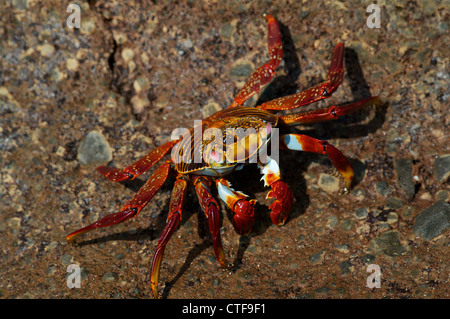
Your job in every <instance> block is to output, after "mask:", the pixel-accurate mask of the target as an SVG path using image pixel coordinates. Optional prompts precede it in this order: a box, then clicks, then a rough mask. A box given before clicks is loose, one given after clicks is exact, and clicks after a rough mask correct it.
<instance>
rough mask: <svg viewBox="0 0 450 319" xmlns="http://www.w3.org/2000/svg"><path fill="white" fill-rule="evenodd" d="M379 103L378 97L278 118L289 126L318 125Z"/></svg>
mask: <svg viewBox="0 0 450 319" xmlns="http://www.w3.org/2000/svg"><path fill="white" fill-rule="evenodd" d="M380 102H381V100H380V98H379V97H378V96H376V97H369V98H367V99H364V100H362V101H359V102H356V103H351V104H345V105H341V106H330V107H327V108H323V109H319V110H315V111H309V112H302V113H298V114H289V115H283V116H280V119H281V120H282V121H283V122H284V123H285V124H290V125H296V124H310V123H318V122H323V121H328V120H336V119H338V118H339V117H341V116H344V115H347V114H350V113H352V112H355V111H357V110H359V109H360V108H362V107H365V106H368V105H372V104H376V105H379V104H380Z"/></svg>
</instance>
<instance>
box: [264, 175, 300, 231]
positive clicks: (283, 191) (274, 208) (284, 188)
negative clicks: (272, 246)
mask: <svg viewBox="0 0 450 319" xmlns="http://www.w3.org/2000/svg"><path fill="white" fill-rule="evenodd" d="M271 187H272V190H271V191H269V193H267V198H275V201H274V202H273V203H272V205H270V206H269V209H270V210H271V212H270V219H271V220H272V223H273V224H274V225H279V226H281V225H283V224H284V222H285V221H286V219H287V217H288V215H289V212H290V210H291V208H292V205H293V204H294V196H293V195H292V192H291V190H290V189H289V186H288V185H287V184H286V183H285V182H283V181H281V180H278V181H276V182H274V183H273V184H272V185H271Z"/></svg>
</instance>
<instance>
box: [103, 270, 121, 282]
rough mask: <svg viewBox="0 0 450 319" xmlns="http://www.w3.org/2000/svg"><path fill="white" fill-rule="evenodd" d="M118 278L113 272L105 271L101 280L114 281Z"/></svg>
mask: <svg viewBox="0 0 450 319" xmlns="http://www.w3.org/2000/svg"><path fill="white" fill-rule="evenodd" d="M118 278H119V276H117V274H116V273H115V272H107V273H105V274H104V275H103V277H102V280H103V281H105V282H108V281H116V280H117V279H118Z"/></svg>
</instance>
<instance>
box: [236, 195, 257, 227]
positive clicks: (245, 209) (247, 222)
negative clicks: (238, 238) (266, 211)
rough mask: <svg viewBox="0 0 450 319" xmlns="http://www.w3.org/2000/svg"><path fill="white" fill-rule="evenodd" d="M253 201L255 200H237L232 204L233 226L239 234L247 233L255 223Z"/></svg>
mask: <svg viewBox="0 0 450 319" xmlns="http://www.w3.org/2000/svg"><path fill="white" fill-rule="evenodd" d="M255 203H256V200H254V199H251V200H249V201H247V200H245V199H241V200H239V201H238V202H237V203H236V204H235V205H234V210H233V211H234V213H235V214H234V216H233V226H234V229H235V230H236V232H237V233H238V234H239V235H242V236H245V235H248V234H249V233H250V232H251V230H252V228H253V225H254V224H255V220H256V218H255Z"/></svg>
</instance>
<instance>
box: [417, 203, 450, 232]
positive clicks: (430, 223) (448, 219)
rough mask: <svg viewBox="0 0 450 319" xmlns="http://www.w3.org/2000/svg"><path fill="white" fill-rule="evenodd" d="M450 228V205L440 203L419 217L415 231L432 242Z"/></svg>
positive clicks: (425, 210) (424, 211)
mask: <svg viewBox="0 0 450 319" xmlns="http://www.w3.org/2000/svg"><path fill="white" fill-rule="evenodd" d="M449 227H450V204H448V203H446V202H444V201H438V202H437V203H435V204H434V205H432V206H430V207H428V208H426V209H424V210H423V211H422V212H421V213H420V214H419V215H417V217H416V220H415V222H414V226H413V231H414V233H415V234H416V235H419V236H420V237H422V238H423V239H425V240H432V239H434V238H436V237H437V236H439V235H441V234H442V233H444V231H446V230H447V229H448V228H449Z"/></svg>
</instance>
